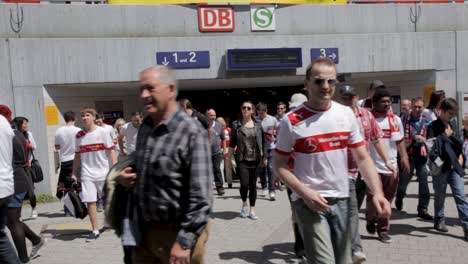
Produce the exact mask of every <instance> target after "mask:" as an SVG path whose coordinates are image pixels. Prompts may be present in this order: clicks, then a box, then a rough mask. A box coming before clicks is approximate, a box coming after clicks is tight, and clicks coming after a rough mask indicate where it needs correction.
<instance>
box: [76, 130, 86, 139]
mask: <svg viewBox="0 0 468 264" xmlns="http://www.w3.org/2000/svg"><path fill="white" fill-rule="evenodd" d="M84 135H86V132H85V131H84V130H81V131H78V133H76V138H80V137H82V136H84Z"/></svg>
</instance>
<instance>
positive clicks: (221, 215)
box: [210, 211, 240, 220]
mask: <svg viewBox="0 0 468 264" xmlns="http://www.w3.org/2000/svg"><path fill="white" fill-rule="evenodd" d="M210 217H211V218H213V219H223V220H232V219H234V218H238V217H240V213H239V212H233V211H225V212H213V213H211V215H210Z"/></svg>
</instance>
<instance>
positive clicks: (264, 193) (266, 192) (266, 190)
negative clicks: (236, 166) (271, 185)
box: [262, 189, 269, 197]
mask: <svg viewBox="0 0 468 264" xmlns="http://www.w3.org/2000/svg"><path fill="white" fill-rule="evenodd" d="M268 193H269V192H268V189H263V191H262V196H263V197H267V196H268Z"/></svg>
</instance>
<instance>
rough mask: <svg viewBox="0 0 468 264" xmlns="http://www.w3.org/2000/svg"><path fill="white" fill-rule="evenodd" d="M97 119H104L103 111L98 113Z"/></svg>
mask: <svg viewBox="0 0 468 264" xmlns="http://www.w3.org/2000/svg"><path fill="white" fill-rule="evenodd" d="M96 119H102V120H104V114H103V113H96Z"/></svg>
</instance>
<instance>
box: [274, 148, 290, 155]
mask: <svg viewBox="0 0 468 264" xmlns="http://www.w3.org/2000/svg"><path fill="white" fill-rule="evenodd" d="M275 151H276V153H278V154H281V155H285V156H289V155H291V153H292V151H290V152H286V151H282V150H279V149H275Z"/></svg>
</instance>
